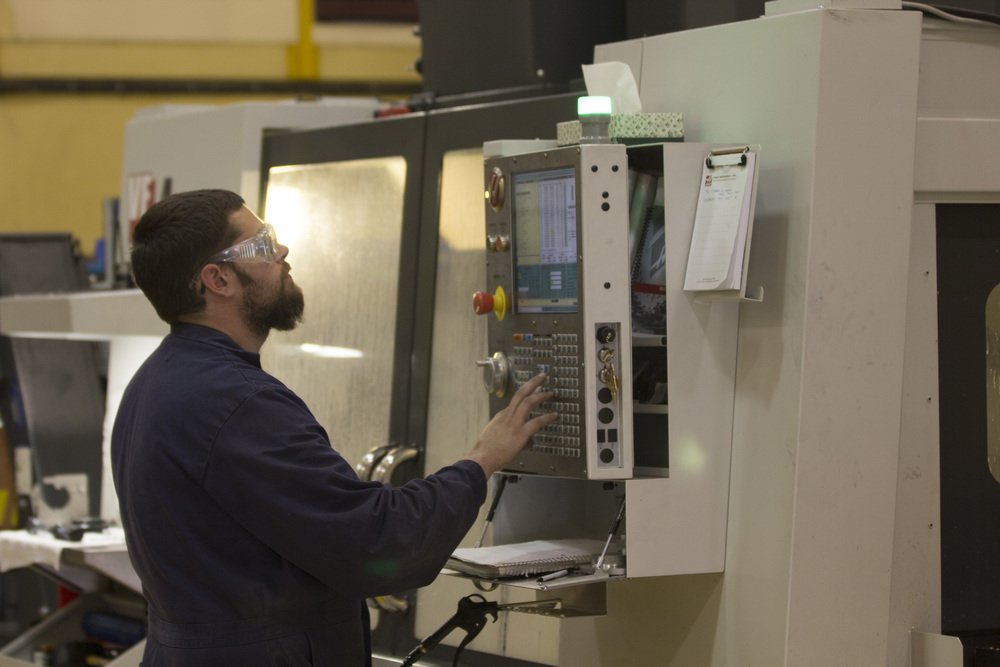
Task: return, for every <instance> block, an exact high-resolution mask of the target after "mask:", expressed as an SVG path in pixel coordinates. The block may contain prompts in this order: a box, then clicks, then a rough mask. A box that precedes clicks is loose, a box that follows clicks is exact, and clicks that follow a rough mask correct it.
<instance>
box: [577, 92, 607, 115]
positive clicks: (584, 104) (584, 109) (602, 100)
mask: <svg viewBox="0 0 1000 667" xmlns="http://www.w3.org/2000/svg"><path fill="white" fill-rule="evenodd" d="M576 112H577V114H579V115H581V116H591V115H594V114H608V115H610V114H611V98H610V97H606V96H600V95H594V96H590V97H581V98H580V99H578V100H577V101H576Z"/></svg>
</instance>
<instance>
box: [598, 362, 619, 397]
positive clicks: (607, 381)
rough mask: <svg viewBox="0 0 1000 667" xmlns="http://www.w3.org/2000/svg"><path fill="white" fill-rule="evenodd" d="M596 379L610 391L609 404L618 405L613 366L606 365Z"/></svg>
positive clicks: (616, 380) (615, 376)
mask: <svg viewBox="0 0 1000 667" xmlns="http://www.w3.org/2000/svg"><path fill="white" fill-rule="evenodd" d="M597 377H598V379H599V380H600V381H601V382H603V383H604V386H606V387H607V388H608V389H609V390H611V403H612V404H613V405H618V376H617V375H616V374H615V365H614V364H607V365H606V366H605V367H604V368H602V369H601V372H600V373H599V374H598V376H597Z"/></svg>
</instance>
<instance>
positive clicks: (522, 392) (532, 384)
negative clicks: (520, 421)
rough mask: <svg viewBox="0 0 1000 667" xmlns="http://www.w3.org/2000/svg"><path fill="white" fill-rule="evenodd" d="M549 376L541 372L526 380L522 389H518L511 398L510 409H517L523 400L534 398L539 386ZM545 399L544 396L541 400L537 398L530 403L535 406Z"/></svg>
mask: <svg viewBox="0 0 1000 667" xmlns="http://www.w3.org/2000/svg"><path fill="white" fill-rule="evenodd" d="M547 378H548V376H547V375H546V374H545V373H539V374H538V375H536V376H534V377H533V378H531V379H530V380H528V381H527V382H525V383H524V384H523V385H521V387H520V389H518V390H517V392H516V393H515V394H514V395H513V396H512V397H511V399H510V409H511V410H516V409H517V408H518V406H519V405H520V404H521V403H522V402H524V401H525V400H527V399H529V398H533V394H534V393H535V392H536V391H537V390H538V388H539V387H541V386H542V383H544V382H545V380H546V379H547ZM543 396H544V395H543ZM543 400H545V398H544V397H543V398H542V399H540V400H535V401H534V402H531V403H529V404H528V405H529V406H535V405H538V404H539V403H540V402H541V401H543Z"/></svg>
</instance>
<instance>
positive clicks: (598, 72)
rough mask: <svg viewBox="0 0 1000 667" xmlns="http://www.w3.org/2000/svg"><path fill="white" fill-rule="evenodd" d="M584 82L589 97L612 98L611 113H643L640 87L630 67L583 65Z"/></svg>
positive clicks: (624, 65) (621, 64) (614, 63)
mask: <svg viewBox="0 0 1000 667" xmlns="http://www.w3.org/2000/svg"><path fill="white" fill-rule="evenodd" d="M583 81H584V83H585V84H586V85H587V94H588V95H603V96H605V97H610V98H611V113H613V114H616V115H617V114H633V113H642V102H640V101H639V87H638V86H637V85H636V84H635V77H634V76H632V70H631V69H629V66H628V65H626V64H625V63H621V62H606V63H596V64H594V65H583Z"/></svg>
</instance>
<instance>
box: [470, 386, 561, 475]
mask: <svg viewBox="0 0 1000 667" xmlns="http://www.w3.org/2000/svg"><path fill="white" fill-rule="evenodd" d="M545 379H546V376H545V373H539V374H538V375H536V376H535V377H533V378H531V379H530V380H528V381H527V382H525V383H524V385H523V386H522V387H521V388H520V389H518V390H517V393H515V394H514V396H513V397H511V399H510V404H509V405H508V406H507V407H506V408H504V409H503V410H501V411H500V412H498V413H497V414H496V416H495V417H493V419H491V420H490V423H489V424H487V425H486V428H485V429H483V432H482V434H481V435H480V436H479V440H478V441H476V446H475V447H473V448H472V451H471V452H469V453H468V454H467V455H466V456H465V458H466V459H468V460H470V461H475V462H476V463H478V464H479V465H480V466H481V467H482V469H483V472H484V473H485V474H486V479H489V478H490V476H491V475H492V474H493V473H495V472H497V471H499V470H503V469H504V468H505V467H506V466H507V464H508V463H510V462H511V461H513V460H514V457H515V456H517V454H518V452H520V451H521V450H522V449H524V448H525V447H526V446H527V444H528V441H529V440H531V436H533V435H534V434H535V433H536V432H537V431H538V429H540V428H542V427H543V426H545V425H547V424H551V423H552V422H554V421H555V420H556V419H558V418H559V414H558V413H556V412H549V413H546V414H544V415H541V416H539V417H535V418H534V419H530V420H529V419H528V418H529V417H530V416H531V412H532V410H534V409H535V407H537V406H538V405H539V404H540V403H544V402H545V401H548V400H550V399H551V398H552V392H549V391H545V392H543V391H538V390H539V388H540V387H541V386H542V383H544V382H545Z"/></svg>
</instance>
